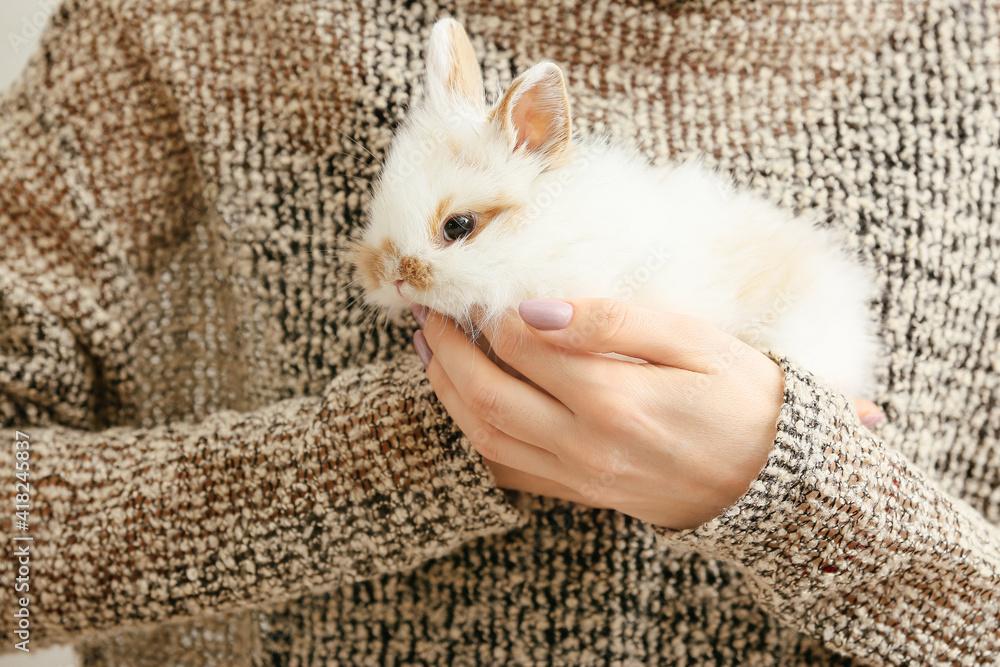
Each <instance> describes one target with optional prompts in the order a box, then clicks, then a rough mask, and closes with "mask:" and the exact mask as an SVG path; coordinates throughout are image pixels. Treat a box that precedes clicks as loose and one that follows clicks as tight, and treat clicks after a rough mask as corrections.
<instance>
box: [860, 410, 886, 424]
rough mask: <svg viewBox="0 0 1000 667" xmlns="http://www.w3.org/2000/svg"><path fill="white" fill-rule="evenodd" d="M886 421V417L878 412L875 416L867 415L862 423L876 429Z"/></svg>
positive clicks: (862, 419)
mask: <svg viewBox="0 0 1000 667" xmlns="http://www.w3.org/2000/svg"><path fill="white" fill-rule="evenodd" d="M884 419H885V415H884V414H882V413H881V412H876V413H875V414H871V415H865V416H864V417H862V418H861V423H862V424H864V425H865V426H866V427H867V428H875V427H876V426H878V425H879V424H881V423H882V421H883V420H884Z"/></svg>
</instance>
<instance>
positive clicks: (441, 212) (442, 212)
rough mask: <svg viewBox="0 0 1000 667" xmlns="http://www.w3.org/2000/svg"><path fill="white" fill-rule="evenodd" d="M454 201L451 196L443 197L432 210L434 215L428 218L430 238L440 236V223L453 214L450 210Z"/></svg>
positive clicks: (435, 238)
mask: <svg viewBox="0 0 1000 667" xmlns="http://www.w3.org/2000/svg"><path fill="white" fill-rule="evenodd" d="M454 201H455V200H454V199H452V198H451V197H445V198H444V199H442V200H441V201H440V203H438V207H437V208H436V209H435V210H434V215H432V216H431V218H430V225H431V239H432V240H437V239H439V238H441V225H443V224H444V221H445V220H447V219H448V218H450V217H451V216H453V215H455V212H454V211H452V210H451V207H452V205H453V202H454Z"/></svg>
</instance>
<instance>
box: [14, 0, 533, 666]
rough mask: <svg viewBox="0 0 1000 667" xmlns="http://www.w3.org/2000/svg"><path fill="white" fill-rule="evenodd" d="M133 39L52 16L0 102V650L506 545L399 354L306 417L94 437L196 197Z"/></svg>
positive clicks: (497, 520) (357, 374)
mask: <svg viewBox="0 0 1000 667" xmlns="http://www.w3.org/2000/svg"><path fill="white" fill-rule="evenodd" d="M127 33H128V31H127V30H126V29H125V28H123V27H122V26H119V25H117V24H116V20H115V17H114V16H113V15H112V14H110V13H109V11H108V9H107V7H105V6H104V4H103V3H100V2H94V1H92V0H83V1H82V2H78V3H72V4H67V5H65V6H63V7H61V8H60V9H59V10H57V11H56V13H55V14H54V15H53V18H52V24H51V25H50V27H49V28H48V29H47V32H46V34H45V35H44V36H43V39H42V41H41V45H40V47H39V50H38V52H36V54H35V55H34V56H33V58H32V59H31V61H30V63H29V65H28V67H27V69H26V70H25V72H24V74H23V75H22V76H21V77H20V79H19V80H18V81H17V82H16V83H15V84H14V86H13V87H12V88H11V89H10V90H9V91H8V92H7V93H6V94H5V95H4V96H3V97H2V98H0V426H3V427H7V429H0V443H2V445H0V480H2V481H3V484H4V489H5V494H4V498H6V499H7V504H6V505H5V509H4V511H3V513H2V514H0V531H2V532H3V534H4V535H5V536H6V539H5V544H6V545H7V546H8V548H7V549H5V553H6V554H7V555H6V556H5V557H4V559H3V560H4V567H5V571H6V572H7V573H12V572H17V574H18V576H19V577H20V578H21V581H19V582H18V584H19V587H18V588H17V589H16V590H15V589H14V588H13V585H8V584H7V583H5V584H4V586H3V588H2V591H0V607H3V608H4V610H5V612H4V613H3V615H2V619H0V635H2V636H4V637H6V638H11V637H14V636H15V635H14V634H13V633H14V631H15V630H16V629H19V627H20V625H21V623H20V618H19V617H16V616H15V615H14V606H15V604H17V606H18V607H20V606H21V605H20V600H21V599H22V598H23V599H25V600H27V603H26V609H27V612H26V613H28V614H30V616H29V625H30V641H31V643H30V645H29V646H30V647H31V648H35V647H37V646H39V645H43V644H45V643H47V642H50V641H57V640H59V641H65V640H71V641H78V640H81V639H85V638H95V637H97V636H99V635H101V634H103V633H104V632H106V631H112V630H114V631H117V630H121V629H124V628H127V627H137V626H140V625H145V624H152V623H159V622H162V621H166V620H169V619H179V618H184V617H191V616H195V615H199V616H200V615H203V614H208V613H212V612H222V611H227V610H232V609H235V608H240V607H244V608H245V607H250V606H256V605H263V604H265V603H267V604H272V603H280V602H281V601H283V600H286V599H293V598H295V597H299V596H302V595H304V594H306V593H308V592H313V591H318V590H320V589H329V588H331V587H335V586H338V585H341V584H344V583H349V582H354V581H358V580H362V579H366V578H370V577H375V576H377V575H379V574H382V573H386V572H391V571H399V570H405V569H408V568H412V567H415V566H417V565H418V564H419V563H421V562H423V561H425V560H428V559H432V558H435V557H438V556H440V555H441V554H444V553H446V552H448V551H450V550H452V549H454V548H455V547H457V546H458V545H460V544H462V543H464V542H466V541H468V540H470V539H472V538H474V537H475V536H477V535H483V534H487V533H492V532H498V531H501V530H504V529H505V528H508V527H511V526H513V525H515V524H517V523H519V522H520V520H521V519H520V515H518V514H515V512H514V511H513V510H512V509H511V507H510V506H509V505H508V504H507V502H506V500H505V497H504V496H503V494H502V492H501V491H499V490H498V489H496V487H495V484H494V483H493V481H492V478H491V476H490V474H489V472H488V470H487V469H486V468H485V467H483V465H482V464H481V463H480V461H479V456H478V455H477V454H476V453H475V452H474V451H473V450H472V449H471V448H470V447H469V446H468V444H467V442H466V441H465V440H464V439H463V438H462V437H461V435H460V433H459V431H458V430H457V428H456V427H455V426H454V425H453V423H452V421H451V419H450V418H448V417H447V415H446V414H445V412H444V411H443V408H442V407H441V406H440V404H439V403H438V402H437V401H436V400H435V399H434V395H433V392H432V391H431V389H430V387H429V385H428V384H427V382H426V380H425V379H424V373H423V369H422V368H421V367H420V365H419V362H418V361H417V360H416V357H415V356H411V357H410V358H409V360H407V359H405V358H403V359H400V360H397V361H395V362H394V363H393V364H392V365H391V366H389V365H379V364H375V365H366V366H361V367H356V368H353V369H349V370H347V371H345V372H343V373H341V374H340V375H338V376H337V377H336V378H335V379H334V380H333V381H332V382H331V383H330V384H329V385H328V386H327V387H326V389H325V391H324V392H322V394H321V395H319V396H313V397H308V398H297V399H290V400H286V401H283V402H279V403H276V404H273V405H270V406H267V407H264V408H261V409H257V410H255V411H245V412H221V413H218V412H217V413H214V414H211V415H209V416H208V417H206V418H204V419H203V420H202V421H201V422H200V423H168V424H166V425H163V426H159V427H156V428H146V429H136V428H123V427H121V426H119V427H117V428H108V425H109V424H122V423H127V415H128V414H129V405H128V401H129V400H130V395H131V394H134V393H136V392H131V391H130V387H133V388H134V383H135V382H136V379H135V378H129V377H128V376H127V374H125V373H122V372H121V368H122V367H123V366H125V362H126V361H127V360H128V359H129V358H130V357H129V355H135V354H139V352H138V351H137V348H136V347H134V345H133V343H131V342H130V341H134V340H135V337H134V335H132V333H134V332H130V331H129V327H130V326H131V324H130V323H131V322H132V321H134V319H135V318H134V317H132V315H133V314H134V313H135V304H136V303H140V302H141V297H140V296H139V295H137V294H136V287H135V286H136V284H137V282H138V280H137V279H136V274H137V272H140V271H142V270H144V269H143V266H144V263H146V262H147V261H148V250H149V248H151V247H154V246H156V245H158V244H159V245H162V244H164V243H168V242H169V240H170V239H171V238H172V235H173V234H174V230H175V228H176V227H177V226H178V225H183V224H185V217H184V216H185V215H187V214H188V213H187V211H186V210H185V206H184V203H185V202H190V201H192V198H194V197H196V196H197V195H198V194H199V192H200V190H199V187H200V183H199V180H198V178H199V177H198V173H199V171H198V168H197V165H196V160H195V159H194V157H193V155H192V151H191V149H190V148H189V145H190V142H189V141H187V139H186V137H185V130H184V128H183V121H182V119H180V118H179V115H178V112H177V109H176V105H174V104H173V103H172V101H171V99H170V91H169V90H167V89H166V88H165V87H163V86H159V85H157V84H156V82H155V80H154V79H155V77H154V76H153V73H152V71H151V69H150V65H149V63H147V62H146V61H145V60H144V58H143V55H142V53H141V52H139V51H137V50H136V49H134V48H133V45H132V44H131V42H130V41H129V35H128V34H127ZM84 84H85V85H84ZM136 151H138V152H139V153H140V154H141V155H140V157H141V159H132V160H123V159H121V156H122V155H123V154H132V153H135V152H136ZM133 157H134V155H133ZM130 345H132V346H133V347H130ZM138 381H142V378H139V380H138ZM130 382H132V383H133V384H132V385H130V384H129V383H130ZM122 415H124V417H123V416H122ZM14 429H17V430H16V431H15V430H14ZM19 442H23V443H27V446H24V445H19V444H17V443H19ZM17 464H20V465H19V467H17ZM18 473H20V474H21V477H20V478H19V479H18V478H16V475H17V474H18ZM19 481H20V482H23V483H25V487H24V488H23V490H22V489H20V488H19V489H17V490H15V482H19ZM15 493H17V494H22V495H21V496H17V497H15V495H14V494H15ZM15 501H17V504H18V505H21V506H27V509H24V510H18V511H24V512H26V514H22V515H18V516H15V507H14V505H15ZM14 550H18V551H17V552H16V553H17V554H18V556H17V557H16V558H15V557H13V556H11V553H14ZM12 579H13V577H12V578H10V579H7V578H5V582H9V581H12ZM3 650H5V651H9V650H12V644H11V643H5V647H4V649H3Z"/></svg>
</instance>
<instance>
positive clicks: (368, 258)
mask: <svg viewBox="0 0 1000 667" xmlns="http://www.w3.org/2000/svg"><path fill="white" fill-rule="evenodd" d="M398 255H399V250H398V249H397V248H396V245H395V244H394V243H393V242H392V241H390V240H389V239H384V240H383V241H382V244H381V246H380V247H378V248H376V247H374V246H371V245H368V244H367V243H359V244H358V245H356V246H355V247H354V252H353V260H354V265H355V266H357V267H358V269H360V271H361V276H362V278H363V279H364V280H366V281H367V282H368V285H366V287H367V288H368V289H377V288H378V287H381V285H382V282H383V281H384V280H385V274H386V267H388V266H389V265H390V262H391V260H392V258H393V257H396V256H398Z"/></svg>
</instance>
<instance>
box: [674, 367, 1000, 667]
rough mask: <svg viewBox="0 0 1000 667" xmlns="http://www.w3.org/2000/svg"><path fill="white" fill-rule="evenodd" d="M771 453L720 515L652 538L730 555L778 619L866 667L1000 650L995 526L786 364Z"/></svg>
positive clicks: (978, 660)
mask: <svg viewBox="0 0 1000 667" xmlns="http://www.w3.org/2000/svg"><path fill="white" fill-rule="evenodd" d="M780 364H781V366H782V369H783V370H784V373H785V401H784V405H783V406H782V408H781V412H780V416H779V420H778V431H777V438H776V440H775V444H774V449H773V450H772V452H771V455H770V457H769V458H768V460H767V463H766V464H765V466H764V468H763V470H762V471H761V473H760V475H759V476H758V478H757V479H756V480H755V481H754V482H753V484H752V485H751V487H750V489H749V491H748V492H747V493H746V494H745V495H744V496H743V497H741V498H740V499H739V500H738V501H737V502H736V503H735V504H734V505H733V506H731V507H729V508H728V509H727V510H726V511H725V512H724V513H723V514H722V515H721V516H719V517H717V518H716V519H713V520H712V521H709V522H707V523H705V524H703V525H702V526H699V527H698V528H695V529H693V530H689V531H682V532H672V531H669V530H665V529H657V532H658V534H659V536H660V538H661V539H662V540H664V541H666V542H667V543H669V544H671V545H675V546H683V547H688V548H691V549H696V550H698V551H701V552H705V553H710V554H712V555H715V556H717V557H720V558H725V559H729V560H733V561H735V562H738V563H741V564H742V566H743V567H744V568H745V570H746V572H747V575H748V580H749V582H750V585H751V586H752V587H753V588H754V589H755V591H756V594H757V596H758V598H759V599H761V600H762V601H764V602H765V603H766V604H768V605H769V606H770V607H771V608H772V609H773V610H775V612H776V613H777V614H778V615H779V616H780V617H781V618H782V619H783V620H784V622H786V623H787V624H788V625H789V626H791V627H795V628H797V629H799V630H800V631H802V632H804V633H807V634H810V635H812V636H815V637H817V638H820V639H822V640H823V641H824V642H825V643H827V645H829V646H830V647H831V648H832V649H834V650H836V651H838V652H841V653H846V654H851V655H854V656H857V657H860V658H863V659H866V660H872V661H875V662H876V663H878V664H928V663H930V662H933V663H935V664H956V665H981V664H987V663H989V662H991V661H992V660H995V659H996V657H997V656H998V655H1000V531H998V529H997V527H996V526H994V525H991V524H989V523H988V522H987V521H986V520H985V519H984V518H983V517H982V515H981V514H979V513H977V512H976V511H975V510H974V509H973V508H971V507H969V506H968V505H967V504H966V503H964V502H962V501H961V500H959V499H957V498H954V497H952V496H949V495H948V494H946V493H945V492H943V491H942V490H941V489H940V488H938V487H937V486H936V485H935V484H934V482H933V481H932V480H931V479H929V478H928V476H927V475H926V474H925V473H924V472H922V471H921V470H919V469H918V468H917V467H916V466H915V465H914V464H913V463H911V462H910V461H908V460H907V459H906V458H905V457H904V456H903V455H902V454H900V453H899V452H898V451H896V450H894V449H892V448H891V447H888V446H886V445H884V444H883V443H881V442H879V440H878V438H877V437H876V435H875V434H873V433H872V432H870V431H869V430H868V429H866V428H864V427H863V426H861V425H860V423H859V421H858V419H857V417H856V416H855V415H854V412H853V411H852V410H851V408H850V405H849V404H848V403H847V401H846V399H845V398H843V397H842V396H841V395H840V394H838V393H836V392H834V391H832V390H830V389H827V388H826V387H824V386H823V385H821V384H819V383H818V382H817V381H816V379H815V378H814V377H813V376H812V375H810V374H809V373H807V372H805V371H803V370H802V369H800V368H798V367H796V366H795V365H794V364H793V363H791V362H789V361H788V360H787V359H781V360H780Z"/></svg>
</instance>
